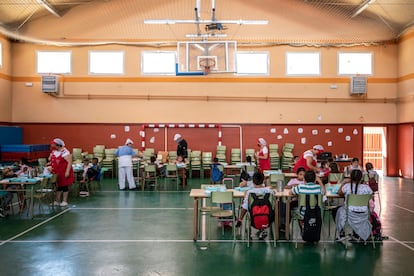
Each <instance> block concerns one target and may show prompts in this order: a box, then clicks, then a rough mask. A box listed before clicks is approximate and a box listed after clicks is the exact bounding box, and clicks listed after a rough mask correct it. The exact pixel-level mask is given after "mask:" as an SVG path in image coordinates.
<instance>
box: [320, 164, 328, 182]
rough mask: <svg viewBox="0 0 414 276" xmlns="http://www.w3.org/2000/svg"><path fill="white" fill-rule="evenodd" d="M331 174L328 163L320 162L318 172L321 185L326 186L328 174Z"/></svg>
mask: <svg viewBox="0 0 414 276" xmlns="http://www.w3.org/2000/svg"><path fill="white" fill-rule="evenodd" d="M330 173H331V168H330V167H329V162H328V161H325V160H324V161H322V162H321V169H320V171H319V177H320V179H321V180H322V183H323V184H327V183H328V180H329V174H330Z"/></svg>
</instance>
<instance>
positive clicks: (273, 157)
mask: <svg viewBox="0 0 414 276" xmlns="http://www.w3.org/2000/svg"><path fill="white" fill-rule="evenodd" d="M269 156H270V168H271V169H272V170H279V169H280V155H279V145H278V144H270V145H269Z"/></svg>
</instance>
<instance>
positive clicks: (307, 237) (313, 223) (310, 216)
mask: <svg viewBox="0 0 414 276" xmlns="http://www.w3.org/2000/svg"><path fill="white" fill-rule="evenodd" d="M310 196H311V195H306V210H305V215H304V219H303V222H304V226H303V236H302V238H303V240H304V241H307V242H317V241H319V240H320V239H321V228H322V217H321V208H320V207H319V205H318V195H314V196H315V197H316V205H315V207H313V208H311V207H310V203H309V201H310Z"/></svg>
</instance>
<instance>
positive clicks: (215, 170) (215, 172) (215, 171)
mask: <svg viewBox="0 0 414 276" xmlns="http://www.w3.org/2000/svg"><path fill="white" fill-rule="evenodd" d="M219 166H221V164H220V162H219V160H218V158H217V157H214V159H213V163H212V164H211V183H212V184H217V183H221V179H222V177H223V172H222V171H221V170H220V168H219Z"/></svg>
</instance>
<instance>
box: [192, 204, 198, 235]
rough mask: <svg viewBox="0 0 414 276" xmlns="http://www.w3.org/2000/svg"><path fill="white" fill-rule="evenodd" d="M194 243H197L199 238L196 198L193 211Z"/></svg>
mask: <svg viewBox="0 0 414 276" xmlns="http://www.w3.org/2000/svg"><path fill="white" fill-rule="evenodd" d="M193 212H194V213H193V218H194V220H193V241H197V236H198V223H197V222H198V198H196V197H195V198H194V211H193Z"/></svg>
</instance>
